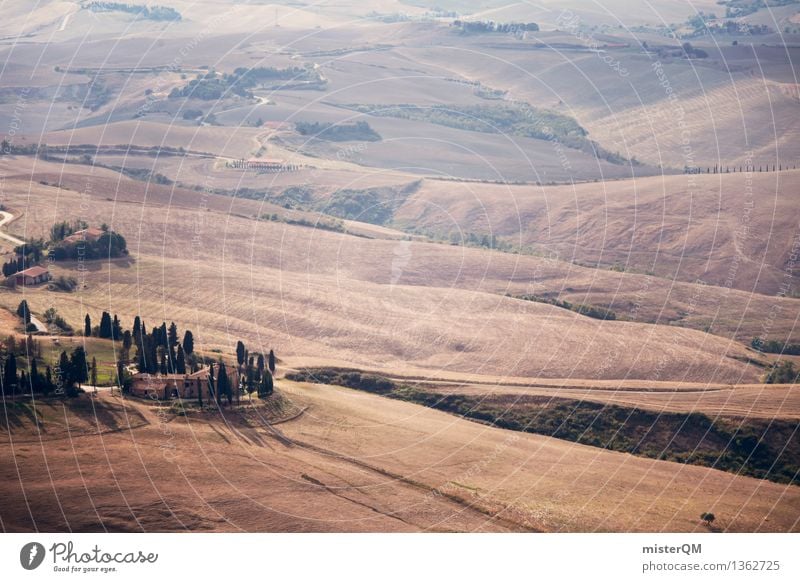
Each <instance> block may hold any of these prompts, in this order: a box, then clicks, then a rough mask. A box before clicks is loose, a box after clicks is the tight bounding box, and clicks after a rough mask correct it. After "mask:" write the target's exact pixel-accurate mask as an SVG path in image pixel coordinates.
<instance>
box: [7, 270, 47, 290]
mask: <svg viewBox="0 0 800 582" xmlns="http://www.w3.org/2000/svg"><path fill="white" fill-rule="evenodd" d="M11 276H12V277H14V282H15V283H16V284H17V285H18V286H19V285H23V286H25V287H31V286H33V285H41V284H42V283H47V282H48V281H49V280H50V279H51V276H50V271H48V270H47V269H45V268H44V267H40V266H39V265H36V266H35V267H28V268H27V269H25V270H24V271H19V272H17V273H14V274H13V275H11Z"/></svg>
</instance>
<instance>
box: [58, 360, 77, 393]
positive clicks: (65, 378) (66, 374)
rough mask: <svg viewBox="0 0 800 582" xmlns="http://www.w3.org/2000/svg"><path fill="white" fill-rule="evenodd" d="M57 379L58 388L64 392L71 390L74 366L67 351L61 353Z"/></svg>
mask: <svg viewBox="0 0 800 582" xmlns="http://www.w3.org/2000/svg"><path fill="white" fill-rule="evenodd" d="M56 377H57V378H58V380H57V381H58V387H59V388H61V389H62V390H67V391H68V389H69V387H70V386H72V384H73V381H72V377H73V374H72V366H71V364H70V361H69V356H68V355H67V352H66V351H63V352H61V355H60V356H59V358H58V368H56Z"/></svg>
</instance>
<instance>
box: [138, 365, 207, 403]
mask: <svg viewBox="0 0 800 582" xmlns="http://www.w3.org/2000/svg"><path fill="white" fill-rule="evenodd" d="M132 380H133V383H132V384H131V394H133V395H134V396H139V397H140V398H152V399H153V400H169V399H171V398H197V393H198V391H201V390H202V396H203V398H208V370H206V369H203V370H199V371H197V372H195V373H194V374H144V373H140V374H135V375H134V376H133V378H132Z"/></svg>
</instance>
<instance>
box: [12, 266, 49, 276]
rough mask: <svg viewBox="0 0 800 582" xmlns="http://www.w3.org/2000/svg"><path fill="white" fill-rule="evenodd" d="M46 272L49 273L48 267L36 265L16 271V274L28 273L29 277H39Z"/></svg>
mask: <svg viewBox="0 0 800 582" xmlns="http://www.w3.org/2000/svg"><path fill="white" fill-rule="evenodd" d="M46 273H48V270H47V269H45V268H44V267H40V266H39V265H36V266H35V267H28V268H27V269H25V270H24V271H19V272H17V273H15V275H26V276H28V277H39V276H41V275H44V274H46Z"/></svg>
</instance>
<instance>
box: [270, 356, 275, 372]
mask: <svg viewBox="0 0 800 582" xmlns="http://www.w3.org/2000/svg"><path fill="white" fill-rule="evenodd" d="M269 371H270V373H271V374H274V373H275V352H273V351H272V350H270V351H269Z"/></svg>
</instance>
